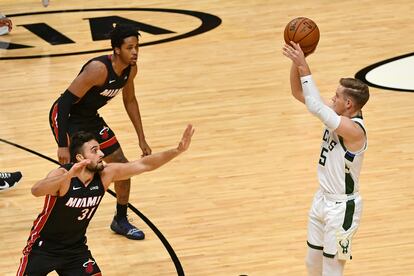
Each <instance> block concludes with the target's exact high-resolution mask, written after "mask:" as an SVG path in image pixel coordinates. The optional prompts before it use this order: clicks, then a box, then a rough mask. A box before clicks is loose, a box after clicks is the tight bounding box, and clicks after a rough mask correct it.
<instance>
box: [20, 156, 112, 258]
mask: <svg viewBox="0 0 414 276" xmlns="http://www.w3.org/2000/svg"><path fill="white" fill-rule="evenodd" d="M72 166H73V164H65V165H63V166H62V167H64V168H65V169H67V170H70V168H71V167H72ZM104 194H105V188H104V186H103V184H102V181H101V177H100V174H99V173H95V175H94V177H93V179H92V181H91V182H90V183H89V184H88V186H86V187H85V185H84V184H83V183H82V182H81V181H80V180H79V179H78V178H77V177H74V178H72V179H71V181H70V186H69V190H68V192H67V193H66V194H65V195H64V196H62V197H58V196H51V195H47V196H46V198H45V203H44V207H43V211H42V212H41V213H40V214H39V216H38V217H37V219H36V220H35V221H34V223H33V227H32V229H31V232H30V236H29V238H28V242H27V246H26V248H25V249H24V250H23V253H25V252H26V253H27V252H30V250H31V248H32V246H33V244H34V243H35V242H36V241H37V240H38V239H39V241H38V245H39V246H41V245H42V244H39V242H40V243H43V242H44V243H47V242H51V243H52V244H54V245H60V246H59V248H60V249H65V248H73V247H76V246H81V245H83V244H85V242H86V236H85V234H86V229H87V227H88V225H89V222H90V220H91V219H92V217H93V215H94V214H95V212H96V209H97V208H98V206H99V203H100V202H101V200H102V197H103V196H104ZM45 245H46V244H45Z"/></svg>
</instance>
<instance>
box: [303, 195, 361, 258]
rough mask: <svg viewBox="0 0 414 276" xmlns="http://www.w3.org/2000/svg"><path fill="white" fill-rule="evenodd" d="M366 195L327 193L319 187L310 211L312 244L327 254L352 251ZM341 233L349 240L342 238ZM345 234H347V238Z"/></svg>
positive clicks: (330, 255) (309, 234)
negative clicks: (352, 242)
mask: <svg viewBox="0 0 414 276" xmlns="http://www.w3.org/2000/svg"><path fill="white" fill-rule="evenodd" d="M361 213H362V198H361V196H360V195H359V193H356V194H354V195H352V196H347V195H327V194H324V193H323V192H322V191H320V190H319V191H317V192H316V194H315V196H314V198H313V202H312V206H311V208H310V211H309V221H308V246H309V247H311V248H314V249H319V250H323V255H324V256H325V257H329V258H334V257H335V255H336V254H337V253H338V248H342V249H341V251H342V250H343V252H339V253H346V254H349V256H351V255H350V253H351V252H350V249H351V241H352V236H353V235H354V234H355V232H356V230H357V228H358V226H359V223H360V219H361ZM338 236H339V237H341V238H343V239H344V240H345V241H346V242H343V241H341V240H339V241H338ZM344 237H345V238H344Z"/></svg>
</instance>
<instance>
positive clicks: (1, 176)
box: [0, 172, 22, 192]
mask: <svg viewBox="0 0 414 276" xmlns="http://www.w3.org/2000/svg"><path fill="white" fill-rule="evenodd" d="M21 178H22V173H21V172H13V173H7V172H0V192H2V191H5V190H8V189H10V188H13V187H15V186H16V184H17V183H18V182H19V181H20V179H21Z"/></svg>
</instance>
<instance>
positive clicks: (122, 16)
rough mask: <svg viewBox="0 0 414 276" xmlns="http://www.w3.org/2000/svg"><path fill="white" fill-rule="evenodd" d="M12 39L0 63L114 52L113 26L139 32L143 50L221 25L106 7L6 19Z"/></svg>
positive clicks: (197, 15)
mask: <svg viewBox="0 0 414 276" xmlns="http://www.w3.org/2000/svg"><path fill="white" fill-rule="evenodd" d="M6 16H7V17H9V18H10V19H11V20H12V21H13V25H14V28H13V30H12V31H11V33H10V34H8V35H5V36H1V37H0V60H10V59H28V58H43V57H58V56H70V55H80V54H89V53H97V52H107V51H111V48H110V41H109V33H110V31H111V29H112V26H113V25H114V24H115V23H124V24H129V25H134V26H136V27H137V28H138V29H140V33H141V38H140V41H141V42H142V43H140V46H149V45H155V44H161V43H167V42H172V41H176V40H179V39H185V38H189V37H192V36H196V35H199V34H202V33H205V32H208V31H210V30H212V29H214V28H216V27H218V26H219V25H220V24H221V19H220V18H219V17H217V16H215V15H212V14H208V13H204V12H199V11H190V10H177V9H156V8H154V9H152V8H102V9H72V10H56V11H41V12H30V13H19V14H7V15H6Z"/></svg>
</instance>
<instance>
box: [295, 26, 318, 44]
mask: <svg viewBox="0 0 414 276" xmlns="http://www.w3.org/2000/svg"><path fill="white" fill-rule="evenodd" d="M317 28H318V27H317V26H315V28H314V29H313V30H312V31H311V32H310V33H308V34H307V35H305V36H304V37H302V39H301V40H299V41H298V42H296V43H299V42H301V41H302V40H304V39H305V38H306V37H307V36H308V35H310V34H311V33H313V32H314V31H315V30H316V29H317ZM318 42H319V38H318ZM316 44H318V43H316ZM312 46H313V45H312Z"/></svg>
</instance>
